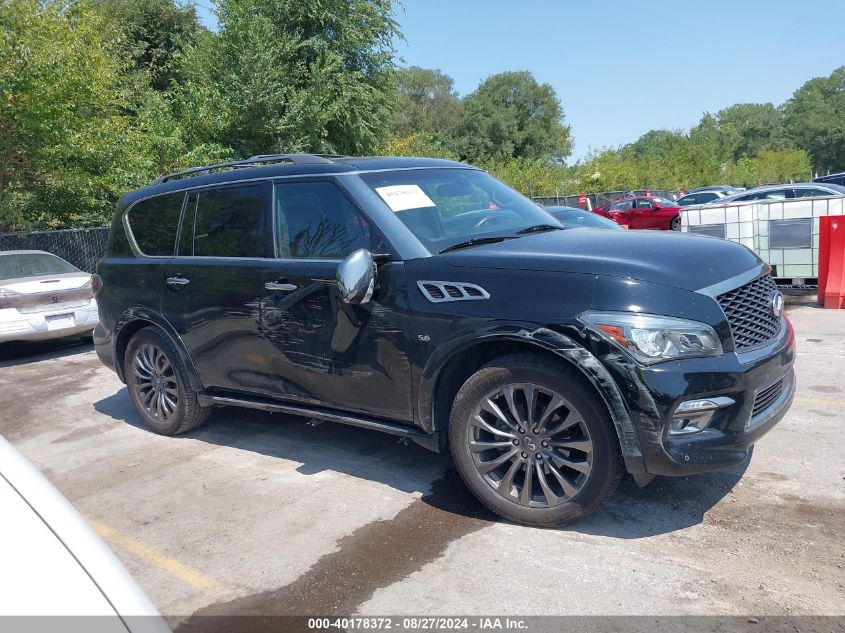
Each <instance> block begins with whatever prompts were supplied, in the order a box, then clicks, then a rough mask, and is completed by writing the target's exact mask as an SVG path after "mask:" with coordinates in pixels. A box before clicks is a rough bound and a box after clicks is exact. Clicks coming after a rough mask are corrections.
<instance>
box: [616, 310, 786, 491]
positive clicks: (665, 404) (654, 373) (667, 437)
mask: <svg viewBox="0 0 845 633" xmlns="http://www.w3.org/2000/svg"><path fill="white" fill-rule="evenodd" d="M782 319H783V320H782V324H781V330H780V334H779V335H778V337H776V338H775V339H774V340H773V341H772V342H771V343H769V344H768V345H767V346H765V347H764V348H761V349H758V350H755V351H754V352H749V353H746V354H742V355H737V354H735V353H733V352H729V353H726V354H724V355H723V356H721V357H718V358H697V359H688V360H684V361H674V362H666V363H659V364H657V365H652V366H650V367H642V366H639V365H637V364H636V363H634V362H633V361H630V360H627V359H625V358H622V357H621V355H616V356H615V357H614V358H612V359H606V362H605V365H606V366H607V367H608V370H609V371H611V374H612V375H613V376H614V378H615V380H616V382H617V385H618V386H619V388H620V390H621V391H622V393H623V396H624V398H625V400H626V401H627V403H628V407H629V410H630V412H631V419H632V422H633V423H634V426H635V428H636V431H637V435H638V436H639V440H640V447H641V451H642V458H643V464H644V467H645V470H646V472H648V473H649V474H652V475H689V474H695V473H702V472H707V471H711V470H716V469H719V468H725V467H728V466H731V465H734V464H737V463H739V462H742V461H743V460H744V459H745V458H746V456H747V455H748V451H749V448H750V447H751V446H752V445H753V444H754V443H755V442H756V441H757V440H759V439H760V438H761V437H762V436H763V435H765V434H766V433H767V432H768V431H770V430H771V429H772V428H773V427H774V426H775V424H777V423H778V421H780V420H781V419H782V418H783V417H784V415H786V413H787V411H788V410H789V407H790V405H791V404H792V400H793V398H794V395H795V373H794V370H793V363H794V360H795V337H794V333H793V330H792V325H791V324H790V322H789V320H788V319H787V318H785V317H782ZM772 394H775V395H774V396H773V395H772ZM719 396H721V397H727V398H730V399H731V400H733V403H732V404H730V405H729V406H726V407H724V408H721V409H719V410H718V411H716V412H715V413H714V415H713V417H712V419H711V421H710V423H709V425H708V426H707V427H706V428H705V429H704V430H701V431H698V432H695V433H689V434H683V435H671V434H670V433H669V428H670V425H671V421H672V417H673V414H674V413H675V410H676V408H677V407H678V405H679V404H681V403H682V402H685V401H687V400H693V399H701V398H714V397H719Z"/></svg>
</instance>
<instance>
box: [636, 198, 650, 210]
mask: <svg viewBox="0 0 845 633" xmlns="http://www.w3.org/2000/svg"><path fill="white" fill-rule="evenodd" d="M653 206H654V203H653V202H652V201H651V200H646V199H644V198H641V199H639V200H635V201H634V208H636V209H651V207H653Z"/></svg>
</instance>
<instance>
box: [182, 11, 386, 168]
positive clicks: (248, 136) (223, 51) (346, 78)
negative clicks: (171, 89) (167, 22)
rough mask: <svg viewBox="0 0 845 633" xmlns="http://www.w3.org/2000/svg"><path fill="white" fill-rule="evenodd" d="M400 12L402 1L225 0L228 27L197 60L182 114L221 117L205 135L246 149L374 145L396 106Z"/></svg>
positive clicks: (223, 19)
mask: <svg viewBox="0 0 845 633" xmlns="http://www.w3.org/2000/svg"><path fill="white" fill-rule="evenodd" d="M392 11H393V2H392V0H325V1H323V2H300V1H298V0H219V2H218V14H219V19H220V31H219V34H218V35H217V36H215V37H213V38H210V39H209V40H208V41H207V42H205V43H204V45H207V46H209V47H210V50H208V51H206V52H204V53H202V52H201V53H200V54H199V56H200V57H201V58H203V59H204V60H205V61H204V62H203V61H201V62H199V63H196V64H193V65H191V66H190V70H192V71H194V73H195V74H193V75H192V74H190V73H189V74H188V76H187V77H186V83H187V85H188V88H187V89H186V90H185V91H183V92H182V94H181V95H180V103H179V104H178V105H177V110H178V112H179V116H180V118H183V119H184V118H193V117H195V116H196V117H198V118H201V119H203V120H205V121H206V122H208V123H210V124H212V125H216V124H219V125H220V127H216V128H212V129H209V130H207V131H206V133H205V134H204V136H205V138H207V139H208V140H210V141H213V142H216V143H218V144H219V145H221V146H224V147H231V148H232V149H233V150H234V152H235V153H236V154H237V155H241V156H249V155H251V154H258V153H262V154H264V153H271V152H290V151H311V152H325V153H335V152H337V153H351V154H361V153H368V152H370V151H372V149H373V148H374V147H375V146H376V145H377V144H378V142H379V141H380V140H381V139H382V138H383V136H384V133H385V131H386V128H387V125H388V122H389V115H390V113H391V108H392V96H393V94H394V81H393V79H394V78H393V72H394V64H393V44H392V41H393V37H394V36H397V35H399V32H398V27H397V24H396V22H395V20H394V19H393V13H392ZM186 72H187V71H186ZM209 100H210V101H209ZM213 111H214V112H218V113H219V115H214V114H212V112H213ZM195 131H196V130H195Z"/></svg>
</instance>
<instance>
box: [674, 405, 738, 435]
mask: <svg viewBox="0 0 845 633" xmlns="http://www.w3.org/2000/svg"><path fill="white" fill-rule="evenodd" d="M733 403H734V401H733V399H732V398H727V397H725V396H719V397H716V398H702V399H700V400H687V401H685V402H682V403H681V404H679V405H678V406H677V407H676V408H675V413H674V415H673V416H672V421H671V423H670V425H669V435H686V434H688V433H698V432H700V431H703V430H704V429H706V428H707V425H708V424H710V420H712V419H713V414H714V413H716V411H717V410H718V409H722V408H724V407H729V406H730V405H732V404H733Z"/></svg>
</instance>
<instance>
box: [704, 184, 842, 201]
mask: <svg viewBox="0 0 845 633" xmlns="http://www.w3.org/2000/svg"><path fill="white" fill-rule="evenodd" d="M842 195H845V187H843V186H841V185H834V184H829V183H826V184H820V183H815V182H795V183H791V184H788V185H766V186H764V187H755V188H754V189H751V190H749V191H742V192H740V193H736V194H734V195H731V196H725V197H724V198H721V199H719V200H714V201H713V202H712V203H710V204H727V203H729V202H748V201H751V200H788V199H792V198H827V197H831V196H842Z"/></svg>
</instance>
